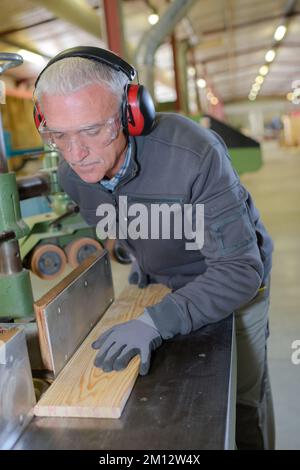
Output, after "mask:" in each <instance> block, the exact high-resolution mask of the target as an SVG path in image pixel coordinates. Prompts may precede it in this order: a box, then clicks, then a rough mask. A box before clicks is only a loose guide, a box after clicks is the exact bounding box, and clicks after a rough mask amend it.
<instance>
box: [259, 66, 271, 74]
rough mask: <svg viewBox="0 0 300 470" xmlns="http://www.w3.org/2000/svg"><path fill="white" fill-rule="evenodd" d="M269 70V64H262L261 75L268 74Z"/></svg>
mask: <svg viewBox="0 0 300 470" xmlns="http://www.w3.org/2000/svg"><path fill="white" fill-rule="evenodd" d="M268 72H269V67H268V65H262V66H261V67H260V69H259V73H260V75H264V76H265V75H267V73H268Z"/></svg>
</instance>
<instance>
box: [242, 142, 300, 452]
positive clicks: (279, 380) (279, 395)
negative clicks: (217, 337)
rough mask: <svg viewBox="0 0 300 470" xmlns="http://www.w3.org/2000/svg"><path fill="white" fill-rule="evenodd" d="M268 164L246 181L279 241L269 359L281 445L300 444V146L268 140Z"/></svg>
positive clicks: (278, 439)
mask: <svg viewBox="0 0 300 470" xmlns="http://www.w3.org/2000/svg"><path fill="white" fill-rule="evenodd" d="M264 162H265V164H264V166H263V168H262V169H261V170H260V171H258V172H256V173H253V174H247V175H244V176H243V177H242V181H243V183H244V184H245V186H246V187H247V189H248V190H249V191H250V192H251V194H252V196H253V197H254V200H255V203H256V206H257V207H258V209H259V210H260V213H261V216H262V220H263V221H264V223H265V225H266V227H267V229H268V230H269V232H270V233H271V235H272V238H273V240H274V244H275V251H274V261H273V270H272V287H271V309H270V330H271V334H270V339H269V364H270V371H271V382H272V388H273V397H274V408H275V418H276V432H277V439H276V447H277V449H300V426H299V416H300V398H299V397H300V365H298V366H297V365H293V364H292V361H291V354H292V352H293V350H292V347H291V345H292V342H293V341H294V340H297V339H298V340H300V311H299V310H300V288H299V279H300V263H299V260H300V149H298V150H296V149H283V148H278V146H277V145H276V144H274V143H268V144H265V145H264Z"/></svg>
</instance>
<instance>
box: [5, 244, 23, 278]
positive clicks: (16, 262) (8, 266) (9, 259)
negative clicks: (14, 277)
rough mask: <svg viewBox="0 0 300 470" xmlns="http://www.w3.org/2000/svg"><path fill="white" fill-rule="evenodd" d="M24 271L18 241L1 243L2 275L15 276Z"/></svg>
mask: <svg viewBox="0 0 300 470" xmlns="http://www.w3.org/2000/svg"><path fill="white" fill-rule="evenodd" d="M22 270H23V266H22V261H21V255H20V249H19V243H18V240H10V241H6V242H3V243H0V275H1V274H6V275H7V274H8V275H9V274H15V273H19V272H21V271H22Z"/></svg>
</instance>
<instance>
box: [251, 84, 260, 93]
mask: <svg viewBox="0 0 300 470" xmlns="http://www.w3.org/2000/svg"><path fill="white" fill-rule="evenodd" d="M252 90H253V91H256V92H258V91H259V90H260V85H259V84H258V83H254V84H253V85H252Z"/></svg>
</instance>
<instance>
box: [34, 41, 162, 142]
mask: <svg viewBox="0 0 300 470" xmlns="http://www.w3.org/2000/svg"><path fill="white" fill-rule="evenodd" d="M68 57H83V58H85V59H90V60H94V61H96V62H101V63H104V64H106V65H108V66H110V67H112V68H113V69H115V70H117V71H121V72H123V73H125V75H126V76H127V77H128V79H129V80H130V81H132V80H133V79H134V77H135V76H136V70H135V69H134V68H133V67H132V66H131V65H130V64H128V63H127V62H125V60H123V59H121V57H119V56H117V55H116V54H114V53H113V52H111V51H107V50H106V49H101V48H99V47H88V46H87V47H85V46H81V47H73V48H71V49H66V50H65V51H63V52H60V53H59V54H58V55H56V56H55V57H53V59H51V60H50V61H49V62H48V64H47V65H46V67H45V68H44V69H43V70H42V72H41V73H40V74H39V76H38V78H37V80H36V82H35V87H36V86H37V84H38V81H39V79H40V77H41V75H42V74H43V73H44V71H45V70H46V69H47V68H48V67H50V66H51V65H52V64H54V63H55V62H57V61H58V60H62V59H66V58H68ZM33 117H34V122H35V125H36V127H37V129H38V128H39V126H40V124H41V122H43V121H44V122H45V120H44V116H43V114H42V112H41V110H40V106H39V103H38V102H36V103H35V105H34V109H33ZM154 121H155V107H154V103H153V100H152V98H151V95H150V93H149V92H148V90H147V89H146V88H145V87H144V86H143V85H140V84H129V85H127V86H126V87H125V90H124V98H123V103H122V125H123V128H124V132H125V133H126V134H127V135H132V136H138V135H145V134H147V133H148V132H150V131H151V129H152V127H153V124H154Z"/></svg>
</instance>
